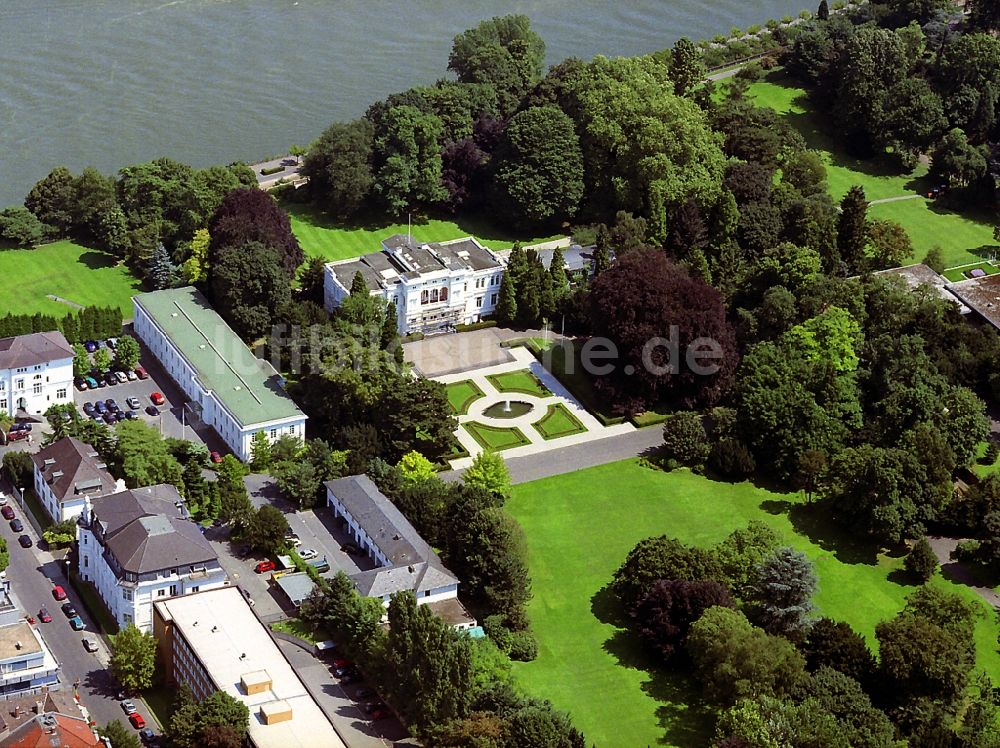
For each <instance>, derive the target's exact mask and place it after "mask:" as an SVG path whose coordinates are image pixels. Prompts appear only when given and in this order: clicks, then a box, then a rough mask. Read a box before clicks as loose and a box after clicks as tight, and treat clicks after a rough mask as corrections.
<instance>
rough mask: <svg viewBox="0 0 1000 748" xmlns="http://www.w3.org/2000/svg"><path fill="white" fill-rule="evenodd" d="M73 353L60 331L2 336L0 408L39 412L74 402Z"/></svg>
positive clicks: (12, 411) (10, 410)
mask: <svg viewBox="0 0 1000 748" xmlns="http://www.w3.org/2000/svg"><path fill="white" fill-rule="evenodd" d="M73 356H74V352H73V347H72V346H71V345H70V344H69V343H68V342H67V341H66V338H65V337H64V336H63V334H62V333H61V332H35V333H32V334H30V335H18V336H17V337H15V338H2V339H0V411H5V412H7V413H9V414H11V415H16V414H17V412H18V411H23V412H24V413H27V414H32V415H37V414H40V413H44V412H45V411H46V410H48V409H49V407H50V406H52V405H56V404H59V403H71V402H73V392H72V390H73Z"/></svg>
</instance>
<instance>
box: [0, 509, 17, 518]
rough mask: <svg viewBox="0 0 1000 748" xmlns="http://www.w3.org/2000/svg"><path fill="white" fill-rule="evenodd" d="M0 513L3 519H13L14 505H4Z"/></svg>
mask: <svg viewBox="0 0 1000 748" xmlns="http://www.w3.org/2000/svg"><path fill="white" fill-rule="evenodd" d="M0 514H2V515H3V518H4V519H8V520H10V519H14V507H12V506H10V505H8V506H5V507H4V508H3V509H0Z"/></svg>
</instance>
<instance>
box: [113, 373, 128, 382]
mask: <svg viewBox="0 0 1000 748" xmlns="http://www.w3.org/2000/svg"><path fill="white" fill-rule="evenodd" d="M115 379H117V380H118V384H125V383H126V382H127V381H128V375H127V374H125V372H124V371H116V372H115Z"/></svg>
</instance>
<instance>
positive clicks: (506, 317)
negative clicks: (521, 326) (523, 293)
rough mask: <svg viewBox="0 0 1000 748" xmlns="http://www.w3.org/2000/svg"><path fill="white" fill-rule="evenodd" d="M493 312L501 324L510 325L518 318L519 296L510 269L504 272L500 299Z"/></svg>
mask: <svg viewBox="0 0 1000 748" xmlns="http://www.w3.org/2000/svg"><path fill="white" fill-rule="evenodd" d="M493 314H494V316H495V317H496V319H497V321H498V322H500V323H501V324H506V325H509V324H511V323H512V322H513V321H514V320H515V319H517V296H516V293H515V289H514V280H513V276H512V275H511V274H510V272H509V270H508V272H505V273H504V274H503V279H502V280H501V281H500V299H499V300H498V301H497V306H496V309H495V310H494V312H493Z"/></svg>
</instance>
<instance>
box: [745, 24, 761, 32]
mask: <svg viewBox="0 0 1000 748" xmlns="http://www.w3.org/2000/svg"><path fill="white" fill-rule="evenodd" d="M761 28H762V27H761V25H760V24H759V23H755V24H753V25H752V26H750V27H748V28H747V33H748V34H759V33H760V30H761Z"/></svg>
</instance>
